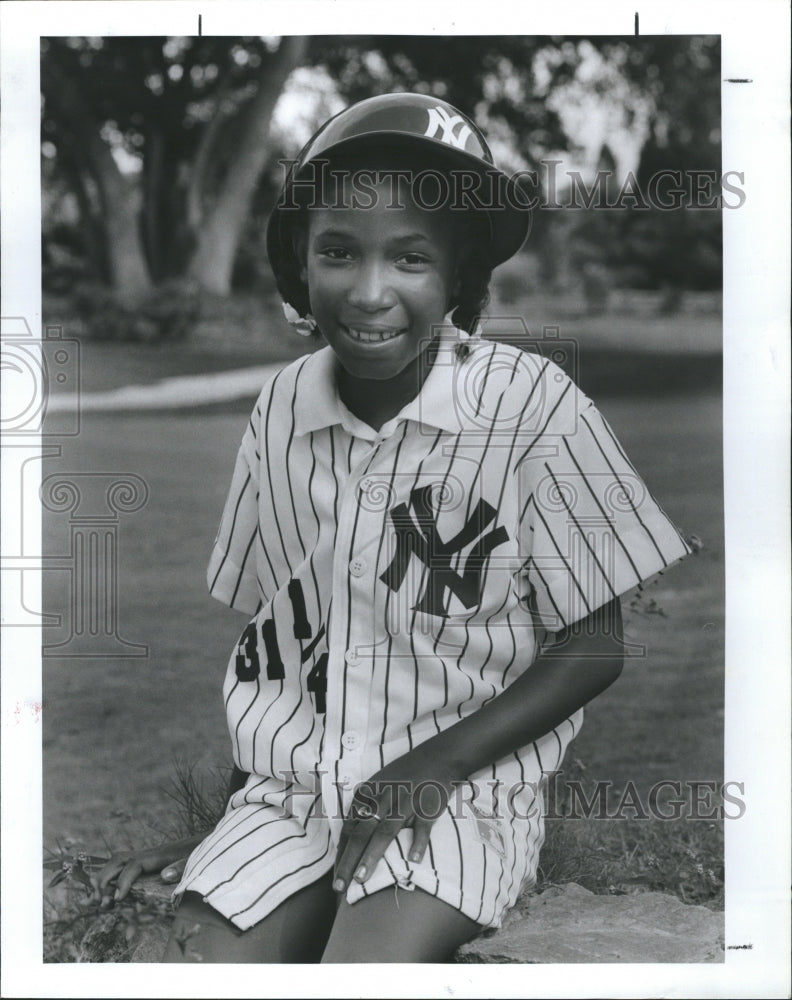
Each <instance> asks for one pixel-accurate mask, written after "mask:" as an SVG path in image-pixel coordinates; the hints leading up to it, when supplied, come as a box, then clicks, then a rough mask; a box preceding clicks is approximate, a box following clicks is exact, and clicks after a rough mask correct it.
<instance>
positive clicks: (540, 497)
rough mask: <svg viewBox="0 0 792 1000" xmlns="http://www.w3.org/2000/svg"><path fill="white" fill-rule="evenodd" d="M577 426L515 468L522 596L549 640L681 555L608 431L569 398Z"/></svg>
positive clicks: (678, 542) (683, 549)
mask: <svg viewBox="0 0 792 1000" xmlns="http://www.w3.org/2000/svg"><path fill="white" fill-rule="evenodd" d="M577 398H578V400H579V404H578V406H577V407H576V408H575V412H576V419H575V420H574V421H573V422H572V425H570V422H569V421H568V420H567V421H566V422H565V426H564V427H563V428H561V429H560V430H559V432H558V433H556V434H553V433H552V431H553V426H552V423H549V424H548V426H546V427H545V428H544V433H543V435H542V437H541V441H540V443H539V446H538V447H535V448H530V449H529V450H528V453H527V454H526V455H525V457H524V458H523V459H522V460H521V461H520V464H519V466H518V477H519V478H518V483H519V491H520V501H519V503H520V523H519V526H518V534H519V542H520V547H521V552H520V554H521V557H523V559H524V562H523V571H524V577H523V583H524V584H525V583H527V593H525V594H524V595H523V596H525V597H526V598H527V600H528V602H529V604H530V606H531V607H532V610H533V611H534V614H535V615H537V616H538V618H539V619H540V620H541V622H542V624H543V626H544V627H545V628H546V629H547V630H548V631H551V632H556V631H559V630H560V629H562V628H564V627H565V626H567V625H570V624H572V623H573V622H576V621H579V620H580V619H582V618H585V617H586V616H587V615H588V614H590V613H591V612H592V611H594V610H596V609H597V608H598V607H600V606H601V605H603V604H605V603H607V602H608V601H610V600H612V599H613V598H614V597H617V596H619V595H621V594H624V593H626V592H627V591H630V590H632V589H633V588H634V587H636V586H637V585H638V584H640V583H642V582H643V581H646V580H647V579H649V578H651V577H653V576H655V575H656V574H657V573H659V572H662V571H663V570H665V569H667V568H668V567H669V566H670V565H671V564H672V563H674V562H676V561H677V560H679V559H681V558H682V557H683V556H685V555H687V554H689V553H690V551H691V550H690V548H689V547H688V545H687V543H686V542H685V540H684V538H683V537H682V535H681V534H680V532H679V531H678V530H677V528H676V527H675V526H674V524H673V523H672V522H671V521H670V519H669V518H668V517H667V515H666V514H665V513H664V512H663V510H662V509H661V508H660V506H659V505H658V503H657V501H656V500H655V499H654V497H653V496H652V495H651V493H650V492H649V490H648V488H647V486H646V484H645V483H644V481H643V480H642V479H641V477H640V476H639V475H638V473H637V472H636V470H635V468H634V467H633V465H632V464H631V463H630V461H629V459H628V458H627V456H626V454H625V452H624V450H623V448H622V447H621V445H620V444H619V442H618V440H617V439H616V436H615V434H614V433H613V430H612V429H611V427H610V425H609V424H608V423H607V421H606V420H605V418H604V417H603V416H602V414H601V413H600V412H599V411H598V410H597V408H596V406H595V405H594V404H593V403H592V402H591V400H590V399H588V397H586V396H585V395H583V394H582V393H579V392H578V393H577Z"/></svg>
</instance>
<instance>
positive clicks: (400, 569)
mask: <svg viewBox="0 0 792 1000" xmlns="http://www.w3.org/2000/svg"><path fill="white" fill-rule="evenodd" d="M433 488H434V486H432V485H429V486H422V487H419V488H418V489H414V490H413V491H412V493H411V494H410V504H409V507H408V505H407V504H404V503H402V504H399V505H398V506H397V507H394V508H393V509H392V510H391V511H389V514H390V519H391V523H392V524H393V530H394V532H395V535H396V552H395V553H394V556H393V559H392V560H391V562H390V565H389V566H388V568H387V569H386V570H385V572H384V573H383V574H382V576H380V580H381V581H382V582H383V583H384V584H385V585H386V586H387V587H389V588H390V589H391V590H392V591H394V592H396V591H398V590H399V588H400V587H401V585H402V583H403V582H404V577H405V575H406V573H407V567H408V565H409V562H410V558H411V556H413V555H415V556H417V558H418V559H420V560H421V562H422V563H423V564H424V566H425V567H426V570H427V572H426V573H425V581H426V585H425V587H424V591H423V594H422V595H421V596H420V597H419V599H418V601H417V603H416V604H415V605H413V609H412V610H413V611H420V612H422V613H423V614H427V615H435V616H436V617H439V618H447V617H448V602H449V600H450V597H451V594H453V595H454V596H455V597H456V598H457V599H458V600H459V601H461V602H462V604H463V605H464V606H465V608H472V607H474V606H475V605H476V604H479V603H480V602H481V576H482V573H483V570H484V566H485V564H486V562H487V559H488V558H489V554H490V553H491V552H492V550H493V549H494V548H495V547H496V546H498V545H502V544H503V542H507V541H508V540H509V535H508V532H507V531H506V529H505V528H504V527H503V526H501V527H499V528H491V529H490V530H489V531H486V529H487V528H488V527H489V526H490V525H491V524H492V522H493V521H494V520H495V517H496V515H497V511H496V510H495V508H494V507H493V506H491V505H490V504H488V503H487V501H486V500H482V499H479V502H478V504H477V505H476V507H475V509H474V510H473V511H472V512H471V514H470V516H469V517H468V519H467V522H466V524H465V525H464V527H463V528H462V529H461V530H460V531H458V532H457V534H456V535H454V537H453V538H451V539H449V541H447V542H444V541H443V540H442V538H441V537H440V535H439V533H438V530H437V521H436V516H435V512H434V509H433V507H432V490H433ZM471 543H474V544H473V547H472V548H471V549H470V551H469V552H468V555H467V558H466V559H464V564H463V560H462V558H461V552H462V550H463V549H465V548H467V546H469V545H471ZM456 555H459V556H460V559H459V569H458V570H454V569H452V568H451V562H452V559H453V558H454V556H456Z"/></svg>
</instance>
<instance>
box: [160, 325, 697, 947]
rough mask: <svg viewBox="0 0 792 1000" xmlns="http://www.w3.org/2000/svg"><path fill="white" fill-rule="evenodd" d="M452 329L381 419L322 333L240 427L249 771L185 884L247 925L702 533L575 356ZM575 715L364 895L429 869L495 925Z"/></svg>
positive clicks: (232, 670) (231, 720) (232, 497)
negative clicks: (515, 684)
mask: <svg viewBox="0 0 792 1000" xmlns="http://www.w3.org/2000/svg"><path fill="white" fill-rule="evenodd" d="M456 339H457V333H456V331H453V330H448V329H446V330H445V331H443V333H442V334H441V335H440V347H439V351H438V354H437V359H436V361H435V363H434V365H433V367H432V368H431V370H430V372H429V374H428V377H427V379H426V381H425V383H424V385H423V388H422V390H421V392H420V394H419V395H418V397H416V399H414V400H413V401H412V402H411V403H409V404H408V405H407V406H406V407H405V408H404V409H403V410H402V411H401V413H400V414H399V415H398V416H397V417H395V418H394V419H393V420H391V421H389V422H388V423H387V424H385V425H384V426H383V427H382V428H381V430H380V431H379V432H378V433H377V432H375V431H373V430H372V429H371V428H370V427H368V426H366V425H365V424H363V423H362V422H361V421H360V420H358V419H357V418H356V417H355V416H354V415H353V414H351V413H350V412H349V411H348V410H347V408H346V407H345V406H344V405H343V403H342V402H341V401H340V399H339V398H338V395H337V392H336V389H335V380H334V365H335V363H336V362H335V358H334V355H333V354H332V352H331V350H330V349H329V348H324V349H323V350H320V351H318V352H317V353H315V354H313V355H311V356H309V357H307V358H303V359H300V360H299V361H296V362H294V363H293V364H291V365H289V366H288V367H286V368H285V369H284V370H283V371H282V372H280V373H279V374H278V375H277V376H276V377H275V378H274V379H273V380H272V381H271V382H270V383H269V384H268V385H267V386H266V387H265V388H264V390H263V391H262V393H261V396H260V398H259V401H258V404H257V405H256V408H255V411H254V413H253V416H252V418H251V421H250V423H249V425H248V427H247V430H246V432H245V435H244V438H243V441H242V445H241V448H240V451H239V455H238V458H237V464H236V468H235V471H234V476H233V481H232V484H231V490H230V493H229V496H228V501H227V503H226V507H225V512H224V514H223V519H222V522H221V525H220V530H219V533H218V537H217V540H216V544H215V547H214V551H213V553H212V557H211V562H210V565H209V571H208V579H209V584H210V590H211V593H212V594H213V595H214V596H215V597H217V598H218V599H220V600H222V601H224V602H225V603H227V604H229V605H230V606H231V607H234V608H237V609H239V610H240V611H244V612H246V613H247V614H249V615H254V617H253V619H252V621H251V623H250V624H249V625H248V627H247V628H246V629H245V631H244V633H243V635H242V638H241V639H240V642H239V644H238V646H237V647H236V648H235V649H234V651H233V653H232V656H231V660H230V663H229V667H228V673H227V676H226V681H225V685H224V695H225V705H226V711H227V717H228V726H229V732H230V736H231V742H232V746H233V754H234V759H235V762H236V764H237V766H238V767H239V768H240V769H242V770H243V771H246V772H249V773H250V778H249V780H248V781H247V784H246V785H245V787H244V788H243V789H241V790H240V791H239V792H237V793H236V794H235V795H234V796H233V797H232V798H231V801H230V802H229V805H228V808H227V811H226V813H225V816H224V817H223V818H222V820H221V821H220V823H219V824H218V826H217V827H216V829H215V830H214V832H213V833H211V834H210V835H209V836H208V837H207V838H206V840H205V841H204V842H203V843H202V844H201V845H200V846H199V847H198V848H197V849H196V850H195V851H194V853H193V854H192V856H191V857H190V859H189V862H188V865H187V868H186V870H185V873H184V876H183V879H182V882H181V883H180V885H179V886H178V887H177V889H176V893H177V894H179V893H181V892H183V891H185V890H188V889H189V890H192V891H195V892H198V893H200V894H201V895H202V896H203V897H204V898H205V899H206V901H207V902H208V903H210V904H211V905H212V906H213V907H215V908H216V909H217V910H219V911H220V912H221V913H222V914H224V915H225V916H226V917H228V918H230V920H231V921H232V922H233V923H234V924H236V925H237V926H238V927H240V928H243V929H244V928H248V927H250V926H252V925H254V924H255V923H257V922H258V921H260V920H261V919H262V918H264V917H265V916H266V915H267V914H268V913H269V912H271V911H272V910H273V909H274V908H275V907H276V906H277V905H279V904H280V903H281V902H283V901H284V900H285V899H286V898H288V897H289V896H291V895H292V894H293V893H294V892H296V891H297V890H299V889H301V888H303V887H304V886H306V885H308V884H310V883H312V882H314V881H315V880H316V879H318V878H319V877H320V876H322V875H323V874H325V873H326V872H328V871H329V870H330V869H331V868H332V866H333V862H334V859H335V853H336V845H337V843H338V837H339V833H340V830H341V826H342V823H343V816H344V814H346V813H347V811H348V809H349V805H350V801H351V797H352V794H353V791H354V788H355V786H356V784H357V783H358V782H360V781H363V780H365V779H367V778H369V777H370V776H371V775H373V774H374V773H376V772H377V771H378V770H380V769H381V768H382V767H383V766H384V765H386V764H388V763H389V762H390V761H392V760H394V759H396V758H398V757H400V756H401V755H403V754H404V753H406V752H408V751H409V750H410V749H411V748H412V747H414V746H416V745H417V744H419V743H421V742H422V741H423V740H426V739H427V738H429V737H431V736H433V735H435V734H436V733H438V732H440V731H442V730H444V729H446V728H447V727H449V726H451V725H453V724H454V723H455V722H457V721H458V720H459V719H461V718H464V717H465V716H467V715H469V714H470V713H472V712H475V711H476V710H477V709H478V708H480V707H481V706H482V705H483V704H485V703H486V702H487V701H489V700H490V699H492V698H494V697H495V696H496V695H497V694H499V693H500V692H501V691H503V690H504V689H505V688H506V687H508V685H509V684H510V683H511V682H512V681H514V680H515V679H516V678H517V677H518V676H520V674H521V673H522V672H523V671H524V670H526V669H528V668H529V667H530V665H531V663H532V662H533V660H534V659H535V657H536V655H537V651H538V644H539V642H541V641H542V639H543V638H544V637H545V634H546V631H550V632H554V631H558V630H559V629H561V628H563V627H564V626H565V625H567V624H571V623H572V622H574V621H576V620H579V619H581V618H583V617H585V616H586V615H587V614H588V613H589V612H590V611H592V610H594V609H595V608H596V607H598V606H600V605H602V604H603V603H605V602H606V601H608V600H609V599H611V598H612V597H613V596H615V595H618V594H622V593H624V592H626V591H628V590H631V589H632V588H633V587H635V586H636V585H637V584H638V583H639V582H640V581H642V580H645V579H646V578H648V577H650V576H653V575H654V574H655V573H657V572H659V571H662V570H663V569H665V568H666V567H667V566H669V565H670V564H671V563H672V562H674V561H676V560H677V559H679V558H680V557H682V556H683V555H685V554H686V553H687V552H688V551H689V549H688V548H687V546H686V544H685V542H684V540H683V539H682V537H681V536H680V534H679V532H678V531H677V530H676V528H675V527H674V526H673V525H672V524H671V522H670V521H669V520H668V518H667V517H666V515H665V514H664V513H663V512H662V510H661V509H660V508H659V507H658V505H657V504H656V502H655V501H654V500H653V498H652V497H651V495H650V494H649V492H648V490H647V488H646V487H645V485H644V484H643V482H642V481H641V479H640V478H639V477H638V475H637V473H636V472H635V470H634V468H633V467H632V465H631V464H630V463H629V461H628V460H627V458H626V456H625V455H624V452H623V451H622V449H621V447H620V446H619V444H618V442H617V441H616V439H615V437H614V436H613V433H612V431H611V430H610V428H609V426H608V425H607V423H606V422H605V420H604V419H603V418H602V416H601V415H600V414H599V412H598V411H597V409H596V408H595V407H594V405H593V404H592V403H591V401H590V400H589V399H588V398H587V397H586V396H584V395H583V394H582V393H581V392H580V391H579V390H578V389H577V387H576V386H575V385H574V383H573V382H571V381H570V379H569V378H567V376H566V375H564V373H563V372H562V371H561V370H560V369H559V368H558V367H556V366H555V365H554V364H553V363H552V362H549V361H545V360H543V359H542V358H540V357H539V356H538V355H534V354H529V353H525V352H522V351H520V350H518V349H516V348H513V347H507V346H504V345H500V344H493V343H490V342H487V341H482V342H479V343H476V344H474V346H473V349H472V352H471V354H470V356H469V357H468V358H467V359H466V360H465V361H461V362H460V361H457V360H456V357H455V354H454V351H453V346H454V344H455V343H456ZM581 722H582V711H580V712H577V713H576V714H575V715H574V716H573V717H572V718H570V719H568V720H567V721H566V722H564V723H562V724H561V725H559V726H557V727H556V729H554V730H553V731H552V732H551V733H549V734H548V735H546V736H545V737H543V738H542V739H540V740H538V741H536V742H535V743H533V744H531V745H530V746H528V747H525V748H523V749H521V750H520V751H519V752H517V753H513V754H510V755H509V756H508V757H506V758H504V759H503V760H500V761H497V762H494V763H493V764H492V765H491V766H489V767H486V768H484V769H482V770H481V771H480V772H478V773H477V774H475V775H471V776H470V783H469V784H467V785H465V786H462V788H461V789H460V794H459V796H457V797H456V798H452V800H451V802H450V803H449V806H448V808H447V809H446V810H445V811H444V812H443V813H442V814H441V815H440V816H439V817H438V819H437V820H436V822H435V823H434V825H433V827H432V833H431V842H430V846H429V849H428V850H427V852H426V854H425V856H424V859H423V860H422V861H421V862H418V863H413V862H410V861H408V860H407V853H408V850H409V846H410V843H411V838H412V832H411V831H410V830H407V829H405V830H402V831H401V833H400V834H399V835H398V837H397V838H396V839H395V840H394V841H393V842H392V843H391V845H390V846H389V848H388V849H387V851H386V854H385V856H384V858H383V860H382V861H381V862H380V863H379V864H378V865H377V866H376V868H375V870H374V872H373V874H372V875H371V876H370V878H369V880H368V881H367V882H366V883H365V885H360V884H358V883H357V882H355V881H354V880H353V881H352V883H351V884H350V886H349V888H348V890H347V899H348V900H349V901H350V902H354V901H356V900H358V899H360V898H361V897H363V896H366V895H369V894H370V893H372V892H376V891H377V890H379V889H381V888H383V887H385V886H392V885H399V886H402V887H403V888H413V887H415V886H418V887H419V888H421V889H423V890H425V891H426V892H429V893H431V894H432V895H435V896H437V897H439V898H440V899H442V900H444V901H445V902H447V903H449V904H450V905H452V906H454V907H457V908H458V909H460V910H461V911H462V912H463V913H465V914H466V915H467V916H469V917H470V918H471V919H473V920H475V921H477V922H478V923H480V924H482V925H484V926H490V927H495V926H499V924H500V922H501V920H502V917H503V914H504V913H505V911H506V910H507V909H508V908H509V907H510V906H512V905H513V904H514V902H515V900H516V898H517V896H518V894H519V892H520V889H521V887H522V886H523V885H524V884H525V883H526V882H527V881H530V880H532V879H533V878H534V877H535V872H536V867H537V863H538V854H539V848H540V846H541V844H542V841H543V838H544V828H543V818H542V801H541V800H542V796H541V791H540V790H539V791H537V788H538V784H539V782H541V778H542V774H543V772H544V773H546V772H549V771H553V770H556V769H557V768H559V767H560V763H561V759H562V757H563V755H564V752H565V749H566V746H567V744H568V743H569V741H570V740H571V739H572V737H573V736H574V735H575V733H576V732H577V730H578V729H579V727H580V725H581Z"/></svg>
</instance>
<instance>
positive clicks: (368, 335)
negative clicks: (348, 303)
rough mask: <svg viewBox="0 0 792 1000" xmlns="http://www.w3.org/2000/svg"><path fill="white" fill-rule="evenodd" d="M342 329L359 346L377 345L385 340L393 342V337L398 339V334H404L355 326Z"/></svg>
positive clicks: (391, 330) (401, 331)
mask: <svg viewBox="0 0 792 1000" xmlns="http://www.w3.org/2000/svg"><path fill="white" fill-rule="evenodd" d="M344 329H345V330H346V332H347V333H348V334H349V336H350V337H351V338H352V340H357V341H358V342H359V343H361V344H379V343H382V342H383V341H386V340H393V339H394V337H398V336H399V334H400V333H403V332H404V331H403V330H396V329H382V328H373V327H368V328H366V327H355V326H346V327H344Z"/></svg>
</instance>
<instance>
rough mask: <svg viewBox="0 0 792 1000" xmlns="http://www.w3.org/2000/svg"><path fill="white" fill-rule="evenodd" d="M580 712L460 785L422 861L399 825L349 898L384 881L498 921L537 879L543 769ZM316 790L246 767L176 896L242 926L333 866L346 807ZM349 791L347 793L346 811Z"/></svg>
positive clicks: (557, 760)
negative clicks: (333, 808) (331, 811)
mask: <svg viewBox="0 0 792 1000" xmlns="http://www.w3.org/2000/svg"><path fill="white" fill-rule="evenodd" d="M581 721H582V711H581V712H579V713H577V714H576V715H575V716H574V717H573V719H572V720H570V721H569V722H568V723H566V724H562V725H561V726H559V727H557V729H556V730H554V731H553V732H552V733H551V734H549V735H548V736H545V737H543V738H542V739H541V740H538V741H537V742H536V743H534V744H532V745H531V746H530V747H527V748H524V749H523V750H521V751H520V752H519V753H518V754H513V755H511V756H510V757H508V758H504V759H503V760H502V761H499V762H498V763H497V764H495V765H493V766H492V767H490V768H486V769H483V770H482V771H479V772H477V773H476V774H475V775H473V776H472V777H471V778H470V780H469V781H468V782H465V783H464V784H462V785H460V786H459V787H458V788H457V789H456V792H455V794H454V795H452V798H451V799H450V801H449V803H448V806H447V807H446V808H445V809H444V810H443V811H442V812H441V813H440V815H439V816H438V817H437V819H436V820H435V821H434V823H433V825H432V829H431V836H430V840H429V846H428V848H427V850H426V853H425V854H424V857H423V859H422V860H421V861H420V862H413V861H410V860H408V853H409V850H410V846H411V843H412V830H410V829H407V828H405V829H403V830H401V831H400V832H399V834H398V835H397V837H396V838H395V839H394V840H393V841H391V843H390V844H389V845H388V848H387V850H386V852H385V854H384V856H383V858H382V859H381V861H380V862H379V863H378V864H377V866H376V867H375V869H374V871H373V872H372V873H371V875H370V876H369V878H368V879H367V880H366V882H365V883H364V884H361V883H358V882H356V881H354V880H353V881H352V882H351V884H350V885H349V887H348V888H347V892H346V899H347V901H348V902H349V903H355V902H357V901H358V900H360V899H363V898H364V897H366V896H370V895H372V894H373V893H375V892H379V891H380V890H382V889H386V888H390V887H398V888H401V889H404V890H407V891H411V890H414V889H416V888H417V889H421V890H423V891H424V892H427V893H429V895H431V896H435V897H436V898H438V899H440V900H442V901H443V902H445V903H447V904H449V905H450V906H453V907H454V908H455V909H458V910H460V911H461V912H462V913H463V914H464V915H465V916H467V917H469V918H470V919H471V920H473V921H475V922H476V923H478V924H480V925H481V926H482V927H484V928H490V927H500V925H501V923H502V921H503V917H504V916H505V914H506V912H507V911H508V910H509V909H510V908H511V907H513V906H514V904H515V903H516V901H517V898H518V896H519V894H520V892H521V891H522V890H523V889H524V888H526V887H527V886H529V885H531V884H532V883H533V882H534V881H535V879H536V872H537V867H538V863H539V851H540V849H541V847H542V843H543V842H544V835H545V829H544V811H545V810H544V803H543V797H542V791H543V785H544V778H543V775H544V774H547V773H548V772H552V771H556V770H558V769H559V768H560V766H561V761H562V758H563V755H564V753H565V751H566V747H567V745H568V743H569V741H570V739H571V738H572V736H573V735H574V734H575V733H576V732H577V731H578V730H579V728H580V723H581ZM306 786H307V781H306ZM315 791H316V788H314V789H313V790H312V791H311V792H309V790H308V788H307V787H306V788H304V789H302V788H297V789H295V786H294V784H293V783H291V784H288V785H287V784H285V783H284V782H282V781H277V780H276V779H270V778H261V777H257V776H255V775H252V776H251V778H250V780H249V781H248V785H247V786H246V787H245V789H242V790H241V791H240V792H238V793H237V794H236V795H235V796H233V797H232V799H231V801H230V803H229V806H228V809H227V811H226V814H225V816H224V817H223V818H222V819H221V821H220V823H219V824H218V825H217V827H216V828H215V830H214V831H213V832H212V833H211V834H210V835H209V836H208V837H207V838H206V839H205V840H204V841H203V843H202V844H200V845H199V847H197V848H196V850H195V851H194V852H193V854H192V855H191V856H190V858H189V861H188V863H187V867H186V868H185V872H184V875H183V877H182V881H181V883H180V884H179V885H178V886H177V888H176V890H175V892H174V898H178V897H179V896H180V895H181V893H183V892H185V891H187V890H190V891H193V892H197V893H199V894H200V895H201V896H202V897H203V898H204V900H205V901H206V902H207V903H209V904H210V905H211V906H213V907H214V908H215V909H216V910H218V911H219V912H220V913H222V914H223V916H225V917H227V918H228V919H229V920H230V921H231V922H232V923H233V924H235V925H236V926H237V927H239V928H240V929H242V930H245V929H247V928H249V927H252V926H254V925H255V924H257V923H258V922H259V921H260V920H263V919H264V918H265V917H266V916H267V915H268V914H269V913H271V912H272V911H273V910H274V909H275V908H276V907H277V906H279V905H280V904H281V903H282V902H284V901H285V900H286V899H288V898H289V897H290V896H291V895H293V894H294V893H295V892H298V891H299V890H300V889H303V888H305V887H306V886H308V885H310V884H312V883H313V882H315V881H317V880H318V879H319V878H321V877H322V876H323V875H325V874H327V873H328V872H329V871H331V870H332V868H333V865H334V863H335V860H336V851H337V845H338V839H339V835H340V832H341V828H342V825H343V816H342V815H335V816H333V815H330V816H328V815H325V813H324V803H323V802H322V801H321V799H322V795H321V794H319V795H316V794H312V792H315ZM353 791H354V790H353V789H349V790H348V791H347V792H345V793H344V796H343V814H344V815H346V814H347V813H348V810H349V807H350V805H351V800H352V794H353ZM330 794H332V793H330V792H328V793H327V794H326V795H325V798H326V799H327V801H329V798H330Z"/></svg>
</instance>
